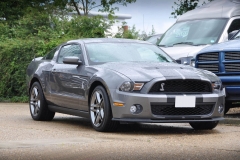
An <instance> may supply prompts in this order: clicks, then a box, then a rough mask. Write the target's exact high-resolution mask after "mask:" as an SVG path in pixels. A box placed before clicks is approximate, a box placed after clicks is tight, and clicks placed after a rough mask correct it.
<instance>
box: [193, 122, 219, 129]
mask: <svg viewBox="0 0 240 160" xmlns="http://www.w3.org/2000/svg"><path fill="white" fill-rule="evenodd" d="M218 122H219V121H212V122H190V123H189V124H190V125H191V126H192V128H193V129H195V130H212V129H213V128H215V127H216V126H217V125H218Z"/></svg>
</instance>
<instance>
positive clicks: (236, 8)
mask: <svg viewBox="0 0 240 160" xmlns="http://www.w3.org/2000/svg"><path fill="white" fill-rule="evenodd" d="M239 15H240V0H214V1H212V2H209V3H208V4H205V5H203V6H201V7H199V8H196V9H194V10H191V11H189V12H187V13H185V14H183V15H182V16H180V17H179V18H178V20H177V22H179V21H186V20H196V19H206V18H209V19H210V18H231V17H234V16H239Z"/></svg>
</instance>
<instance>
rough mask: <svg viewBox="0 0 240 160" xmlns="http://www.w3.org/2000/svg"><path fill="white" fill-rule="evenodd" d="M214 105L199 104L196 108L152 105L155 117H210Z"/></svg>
mask: <svg viewBox="0 0 240 160" xmlns="http://www.w3.org/2000/svg"><path fill="white" fill-rule="evenodd" d="M213 107H214V105H212V104H198V105H196V107H195V108H175V106H174V105H151V110H152V114H154V115H169V116H171V115H173V116H177V115H181V116H182V115H189V116H190V115H208V114H210V113H212V111H213Z"/></svg>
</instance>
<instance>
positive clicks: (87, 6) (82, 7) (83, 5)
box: [67, 0, 136, 15]
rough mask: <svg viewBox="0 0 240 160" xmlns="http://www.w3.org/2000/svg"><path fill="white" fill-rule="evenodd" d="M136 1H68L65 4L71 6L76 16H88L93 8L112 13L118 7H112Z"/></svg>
mask: <svg viewBox="0 0 240 160" xmlns="http://www.w3.org/2000/svg"><path fill="white" fill-rule="evenodd" d="M134 2H136V0H99V1H98V0H70V1H69V2H68V3H67V4H68V5H69V6H72V7H73V8H74V10H75V11H77V13H78V15H88V13H89V11H91V10H92V9H94V8H100V9H99V11H102V12H109V13H114V11H115V10H118V9H119V8H118V7H114V6H113V5H122V6H127V4H130V3H134Z"/></svg>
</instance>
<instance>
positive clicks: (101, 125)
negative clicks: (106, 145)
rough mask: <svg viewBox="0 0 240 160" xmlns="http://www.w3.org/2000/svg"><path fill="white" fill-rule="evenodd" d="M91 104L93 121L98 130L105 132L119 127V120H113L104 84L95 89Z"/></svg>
mask: <svg viewBox="0 0 240 160" xmlns="http://www.w3.org/2000/svg"><path fill="white" fill-rule="evenodd" d="M89 105H90V106H89V110H90V111H89V112H90V118H91V123H92V126H93V128H94V129H95V130H96V131H99V132H105V131H112V130H114V129H116V128H117V125H118V122H115V121H112V111H111V105H110V102H109V98H108V95H107V92H106V90H105V89H104V88H103V87H102V86H97V87H96V88H95V89H94V90H93V92H92V95H91V99H90V104H89Z"/></svg>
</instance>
